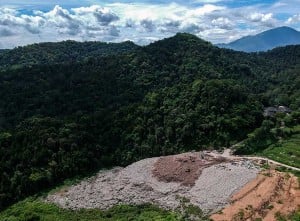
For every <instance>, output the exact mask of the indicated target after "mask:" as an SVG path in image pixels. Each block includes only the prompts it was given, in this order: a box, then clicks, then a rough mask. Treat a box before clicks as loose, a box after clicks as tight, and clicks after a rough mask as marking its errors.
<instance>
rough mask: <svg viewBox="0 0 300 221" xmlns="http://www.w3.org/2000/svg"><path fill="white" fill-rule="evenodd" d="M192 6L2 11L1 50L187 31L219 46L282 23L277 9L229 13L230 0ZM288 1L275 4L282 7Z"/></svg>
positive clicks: (203, 1) (141, 41) (293, 18)
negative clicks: (49, 42)
mask: <svg viewBox="0 0 300 221" xmlns="http://www.w3.org/2000/svg"><path fill="white" fill-rule="evenodd" d="M196 1H197V3H200V4H196V6H195V5H193V6H191V5H189V4H179V3H168V4H166V3H165V4H150V3H132V4H125V3H106V4H103V5H91V6H87V7H74V8H65V7H62V6H58V5H57V6H55V7H53V8H52V9H50V10H48V11H33V13H27V14H24V13H22V11H18V10H17V9H9V8H0V40H1V42H2V47H13V46H16V45H23V44H28V43H33V42H41V41H60V40H66V39H73V40H78V41H85V40H100V41H114V42H117V41H123V40H132V41H135V42H136V43H139V44H146V43H149V42H151V41H153V40H157V39H161V38H164V37H168V36H171V35H174V34H175V33H177V32H189V33H193V34H196V35H197V36H199V37H202V38H204V39H205V40H209V41H212V42H214V43H219V42H228V41H231V40H235V39H237V38H239V37H241V36H243V35H247V34H256V33H257V32H259V31H263V30H265V29H267V28H270V27H275V26H280V25H282V24H284V21H282V22H280V21H278V20H277V19H276V14H274V11H273V10H275V9H274V8H276V5H275V4H274V5H272V6H271V7H269V9H268V8H264V9H262V8H261V7H260V6H259V5H254V6H247V7H246V6H245V7H238V8H229V7H228V6H224V4H223V3H224V2H226V1H230V0H224V1H223V0H222V1H219V0H195V1H194V2H193V3H196ZM287 1H288V0H285V1H279V2H277V3H278V4H281V5H283V4H287ZM289 1H297V0H289ZM298 1H299V0H298ZM220 2H222V5H219V4H218V3H220ZM231 2H232V1H231ZM278 4H277V5H278ZM275 11H276V10H275ZM299 17H300V16H299V15H298V14H297V15H294V16H291V17H290V18H289V19H288V20H287V21H286V22H287V23H289V24H294V23H296V22H298V20H299Z"/></svg>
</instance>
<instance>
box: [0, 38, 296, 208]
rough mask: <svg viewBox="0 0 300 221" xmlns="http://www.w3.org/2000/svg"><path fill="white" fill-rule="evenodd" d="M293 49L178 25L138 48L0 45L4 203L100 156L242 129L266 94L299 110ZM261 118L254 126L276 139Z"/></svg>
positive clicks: (234, 138)
mask: <svg viewBox="0 0 300 221" xmlns="http://www.w3.org/2000/svg"><path fill="white" fill-rule="evenodd" d="M98 44H99V45H98ZM97 45H98V46H97ZM101 48H102V49H101ZM133 48H134V50H133ZM71 49H72V50H71ZM73 49H74V50H73ZM70 50H71V51H73V52H72V53H74V54H73V55H72V53H71V55H70V54H69V51H70ZM281 50H283V51H285V52H281ZM76 51H77V52H76ZM78 51H83V52H82V53H79V54H76V53H78ZM299 51H300V49H299V47H297V46H294V47H289V48H287V49H286V48H282V49H280V50H273V51H271V52H269V53H262V54H246V53H240V52H234V51H231V50H225V49H218V48H216V47H213V46H212V45H211V44H210V43H208V42H205V41H202V40H200V39H198V38H197V37H195V36H193V35H189V34H177V35H176V36H174V37H172V38H169V39H164V40H162V41H159V42H156V43H153V44H150V45H149V46H146V47H138V48H136V46H133V45H132V44H131V43H124V44H116V45H111V44H103V43H82V44H80V43H75V42H62V43H57V44H54V43H47V44H40V45H32V46H29V47H24V48H17V49H14V50H11V51H6V52H3V53H1V54H0V56H4V55H5V56H7V57H6V58H5V59H4V60H1V62H2V61H3V62H4V63H3V65H4V66H5V65H7V68H2V69H1V72H0V96H1V100H0V174H1V179H0V209H1V208H4V207H6V206H8V205H10V204H11V203H12V202H15V201H18V200H19V199H21V198H23V197H25V196H28V195H31V194H33V193H37V192H39V191H41V190H44V189H46V188H48V187H50V186H54V185H56V184H57V183H60V182H62V181H63V180H64V179H66V178H69V177H74V176H76V175H82V174H86V173H88V172H92V171H96V170H98V169H100V168H103V167H110V166H115V165H128V164H129V163H131V162H133V161H136V160H138V159H141V158H145V157H151V156H157V155H163V154H171V153H178V152H182V151H187V150H192V149H195V150H199V149H204V148H211V147H214V148H219V147H224V146H229V145H231V144H233V143H235V142H238V141H241V140H243V139H245V138H246V137H247V134H248V133H249V132H251V131H252V130H254V129H255V128H258V127H259V126H260V125H261V124H262V122H263V116H262V111H263V106H264V105H275V104H285V105H287V106H290V107H292V108H293V110H297V109H299V104H300V101H299V96H298V94H299V87H298V86H299V85H298V84H299V74H298V73H299V70H300V68H299V57H298V55H299ZM50 52H51V53H50ZM119 52H122V53H121V54H120V53H119ZM123 52H125V53H123ZM49 53H50V54H49ZM23 55H24V59H23V58H22V56H23ZM103 55H105V56H103ZM279 55H280V56H281V57H280V60H279V61H278V62H277V60H276V57H277V56H279ZM28 56H29V57H28ZM91 56H93V58H91ZM31 57H32V59H33V60H32V61H31V60H30V59H31ZM3 58H4V57H3ZM8 58H9V59H8ZM21 58H22V59H21ZM7 59H8V60H7ZM10 61H11V62H10ZM286 62H290V63H289V64H290V65H289V66H288V67H286ZM58 63H59V64H58ZM33 64H34V65H33ZM16 65H17V68H16ZM20 65H21V66H20ZM290 121H293V120H291V119H287V121H286V122H287V123H288V122H290ZM268 122H269V121H264V123H263V127H262V128H259V129H257V130H255V132H254V133H255V136H256V137H259V136H261V138H265V136H270V137H267V138H268V139H269V138H270V139H271V138H272V136H271V135H270V134H269V133H266V134H265V132H266V131H269V129H270V128H271V126H270V125H268ZM293 123H295V122H293ZM299 123H300V122H298V124H299ZM261 138H260V139H261ZM268 139H267V140H268ZM272 139H273V138H272Z"/></svg>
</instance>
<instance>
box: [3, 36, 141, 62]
mask: <svg viewBox="0 0 300 221" xmlns="http://www.w3.org/2000/svg"><path fill="white" fill-rule="evenodd" d="M137 48H138V46H137V45H135V44H134V43H133V42H130V41H127V42H123V43H105V42H76V41H71V40H68V41H63V42H57V43H52V42H48V43H39V44H32V45H28V46H24V47H17V48H15V49H11V50H1V51H0V66H1V67H2V68H3V67H10V66H12V65H13V67H19V66H24V65H25V66H26V65H34V64H53V63H70V62H78V61H83V60H84V59H88V58H90V57H95V56H96V57H99V56H109V55H115V54H122V53H128V52H131V51H133V50H135V49H137Z"/></svg>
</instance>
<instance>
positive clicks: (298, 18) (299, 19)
mask: <svg viewBox="0 0 300 221" xmlns="http://www.w3.org/2000/svg"><path fill="white" fill-rule="evenodd" d="M286 23H287V24H297V23H300V14H296V15H293V16H292V17H289V18H288V19H287V21H286Z"/></svg>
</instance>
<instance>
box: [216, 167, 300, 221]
mask: <svg viewBox="0 0 300 221" xmlns="http://www.w3.org/2000/svg"><path fill="white" fill-rule="evenodd" d="M299 207H300V189H299V183H298V179H297V177H295V176H293V175H288V174H286V173H280V172H277V171H274V170H273V171H268V172H263V173H261V174H260V175H259V176H258V177H257V178H256V179H255V180H253V181H252V182H250V183H248V184H247V185H246V186H245V187H243V188H242V189H241V191H239V192H238V193H236V194H235V195H234V196H233V197H232V199H231V205H229V206H227V207H225V208H224V209H223V210H222V211H221V212H219V213H218V214H214V215H212V216H211V218H212V219H213V220H214V221H231V220H256V219H259V218H260V219H262V220H264V221H274V220H276V214H277V215H278V214H282V215H287V214H290V213H292V212H294V211H296V210H297V209H299Z"/></svg>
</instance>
